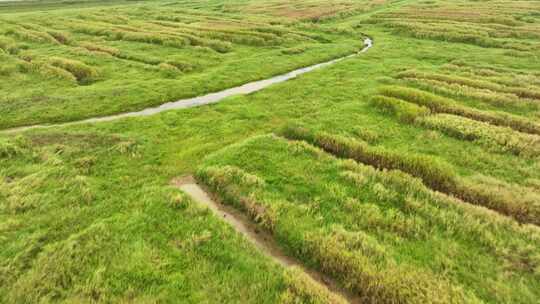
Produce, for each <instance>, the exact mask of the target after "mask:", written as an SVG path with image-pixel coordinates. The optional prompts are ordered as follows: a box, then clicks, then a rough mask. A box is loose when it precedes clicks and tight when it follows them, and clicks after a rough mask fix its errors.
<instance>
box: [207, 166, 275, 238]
mask: <svg viewBox="0 0 540 304" xmlns="http://www.w3.org/2000/svg"><path fill="white" fill-rule="evenodd" d="M196 177H197V179H198V180H199V181H201V182H202V183H203V184H205V185H207V186H209V187H210V188H211V189H213V190H214V191H215V192H217V193H218V194H219V195H220V196H221V197H222V198H223V199H224V202H225V203H230V204H232V205H233V206H234V207H236V208H238V209H241V210H243V211H245V212H246V213H247V214H248V215H249V216H250V217H251V218H252V219H253V220H254V221H255V222H257V223H258V224H260V225H261V226H263V227H264V228H265V229H267V230H268V231H270V232H273V231H274V229H275V226H276V222H277V210H276V209H275V208H272V207H271V206H269V205H266V204H265V203H264V202H260V201H258V200H257V198H256V197H254V196H252V195H249V193H245V192H241V191H240V188H239V187H238V186H235V185H240V186H244V187H245V186H247V187H250V188H252V189H258V188H261V187H264V185H265V182H264V180H262V179H261V178H259V177H258V176H256V175H252V174H249V173H247V172H245V171H244V170H242V169H240V168H238V167H234V166H224V167H216V166H211V167H203V168H200V169H199V170H198V171H197V175H196Z"/></svg>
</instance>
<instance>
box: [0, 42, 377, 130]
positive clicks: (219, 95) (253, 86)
mask: <svg viewBox="0 0 540 304" xmlns="http://www.w3.org/2000/svg"><path fill="white" fill-rule="evenodd" d="M372 46H373V40H371V39H370V38H366V39H365V40H364V48H363V49H362V50H361V51H359V52H358V53H355V54H351V55H347V56H344V57H339V58H336V59H333V60H330V61H326V62H322V63H318V64H315V65H311V66H308V67H304V68H300V69H297V70H294V71H291V72H289V73H286V74H282V75H278V76H274V77H271V78H268V79H263V80H259V81H254V82H249V83H246V84H244V85H241V86H238V87H234V88H230V89H226V90H223V91H219V92H216V93H210V94H207V95H203V96H198V97H193V98H187V99H180V100H177V101H173V102H168V103H164V104H162V105H159V106H157V107H151V108H146V109H144V110H141V111H135V112H127V113H122V114H115V115H110V116H102V117H95V118H89V119H84V120H78V121H72V122H66V123H58V124H49V125H32V126H24V127H17V128H11V129H5V130H1V131H0V132H2V133H13V132H20V131H25V130H28V129H34V128H47V127H55V126H67V125H74V124H84V123H96V122H104V121H111V120H117V119H121V118H127V117H140V116H150V115H154V114H157V113H161V112H165V111H169V110H178V109H187V108H193V107H198V106H201V105H206V104H211V103H217V102H220V101H221V100H223V99H225V98H227V97H230V96H233V95H247V94H250V93H253V92H257V91H260V90H262V89H264V88H267V87H269V86H271V85H273V84H276V83H280V82H285V81H287V80H290V79H293V78H296V77H297V76H299V75H302V74H305V73H308V72H311V71H313V70H315V69H319V68H322V67H325V66H329V65H332V64H335V63H338V62H340V61H342V60H345V59H347V58H351V57H354V56H356V55H358V54H361V53H364V52H366V51H367V50H368V49H370V48H371V47H372Z"/></svg>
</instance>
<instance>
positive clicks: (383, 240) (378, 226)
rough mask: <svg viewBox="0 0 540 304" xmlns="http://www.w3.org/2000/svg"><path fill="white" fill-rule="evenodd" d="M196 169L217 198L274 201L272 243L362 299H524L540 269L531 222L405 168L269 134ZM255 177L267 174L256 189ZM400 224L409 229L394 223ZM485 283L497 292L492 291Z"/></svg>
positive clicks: (539, 238)
mask: <svg viewBox="0 0 540 304" xmlns="http://www.w3.org/2000/svg"><path fill="white" fill-rule="evenodd" d="M261 155H266V156H267V157H266V158H264V159H261ZM203 166H206V167H203V168H201V169H200V170H203V171H207V169H208V168H216V169H218V170H217V171H216V170H215V169H212V170H210V171H207V172H206V173H205V174H208V175H210V176H211V179H212V178H213V179H214V182H213V183H211V184H207V183H206V182H205V180H203V183H205V184H206V185H208V186H209V188H210V189H212V190H214V191H215V193H216V194H217V195H218V197H220V198H222V199H223V200H224V201H228V200H230V201H233V202H234V201H238V200H239V199H240V198H241V197H256V198H257V201H258V202H259V203H260V204H261V205H263V206H274V207H275V208H276V210H278V211H279V212H277V213H276V219H277V220H276V221H275V229H274V237H275V239H276V241H277V242H278V243H279V244H280V245H282V246H283V247H285V248H286V249H287V252H288V253H290V254H292V255H294V256H295V257H297V258H298V259H300V260H301V261H303V262H304V263H306V264H308V265H310V266H313V267H316V268H317V269H318V270H319V271H321V272H323V273H324V274H327V275H329V276H331V277H333V278H335V279H336V280H337V281H338V282H340V283H341V284H342V286H344V287H345V288H347V289H348V290H350V291H352V292H354V293H355V294H356V295H357V296H358V297H359V298H360V300H361V301H360V302H362V303H482V301H485V302H499V301H503V300H510V299H511V301H514V300H519V299H526V300H525V301H524V302H527V301H530V300H531V299H533V298H535V297H537V293H538V292H537V291H536V289H535V287H536V286H535V285H534V283H532V282H535V275H536V274H535V271H537V270H535V269H536V268H537V267H538V266H540V257H538V256H537V255H536V253H535V249H536V248H538V246H539V245H540V230H538V229H537V227H535V226H533V225H519V224H518V223H517V222H516V221H514V220H512V219H510V218H507V217H504V216H501V215H499V214H497V213H495V212H493V211H491V210H487V209H485V208H479V207H477V206H472V205H469V204H463V203H462V202H461V201H459V200H456V199H454V198H452V197H449V196H447V195H444V194H441V193H438V192H435V191H432V190H430V189H428V188H427V187H426V186H425V185H424V184H423V183H422V182H421V180H419V179H417V178H414V177H412V176H411V175H409V174H407V173H404V172H400V171H397V170H391V171H388V170H377V169H376V168H374V167H372V166H370V165H364V164H361V163H358V162H355V161H354V160H351V159H347V160H340V159H337V158H336V157H334V156H332V155H331V154H328V153H325V152H324V151H321V150H320V149H317V148H316V147H313V146H311V145H309V144H307V143H305V142H298V141H289V140H286V139H284V138H280V137H277V136H273V135H268V136H259V137H256V138H254V139H250V140H247V141H245V142H244V143H240V144H235V145H233V146H230V147H227V148H225V149H223V150H222V151H220V152H217V153H216V154H214V155H212V156H210V157H209V158H207V160H206V162H205V164H204V165H203ZM226 167H230V168H234V169H228V170H231V173H229V174H228V175H227V176H229V178H227V176H225V175H224V174H223V172H224V171H223V168H226ZM219 168H221V169H219ZM248 168H249V169H248ZM244 170H249V172H250V173H249V175H251V176H257V178H253V177H251V178H250V179H249V180H253V182H245V181H242V180H243V179H244V178H243V177H242V175H239V176H237V174H236V173H235V172H240V171H244ZM220 171H221V172H220ZM244 172H246V171H244ZM252 172H253V173H252ZM235 176H237V177H235ZM218 177H219V178H218ZM223 177H225V178H223ZM217 179H219V180H220V182H219V184H216V183H215V181H216V180H217ZM207 180H208V179H207ZM259 180H265V181H266V182H265V183H264V186H262V187H261V186H259V185H260V182H258V181H259ZM270 181H271V182H270ZM224 189H227V194H228V195H231V196H230V197H226V196H224V195H223V193H224V192H223V190H224ZM357 210H358V212H357ZM381 216H383V217H385V219H384V223H382V222H381V221H380V218H381ZM391 218H394V219H395V220H394V222H395V223H391ZM401 218H403V219H404V220H401ZM396 223H399V224H397V225H396ZM402 223H410V226H408V227H407V228H406V229H403V227H396V226H398V225H400V224H402ZM389 224H393V225H389ZM403 231H408V233H403ZM470 256H474V257H475V260H474V261H473V262H471V264H469V263H468V262H466V261H470ZM473 264H474V266H475V267H472V266H473ZM476 266H478V267H476ZM464 271H465V272H466V273H467V274H468V275H467V277H463V275H462V274H463V272H464ZM503 274H510V275H509V276H504V275H503ZM477 278H478V279H477ZM493 286H496V288H503V289H505V290H506V291H504V292H503V293H502V294H493V293H491V292H490V291H489V288H490V287H493ZM522 287H523V288H522ZM506 288H507V289H506ZM306 301H307V299H306ZM518 302H519V301H518Z"/></svg>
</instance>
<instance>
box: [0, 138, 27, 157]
mask: <svg viewBox="0 0 540 304" xmlns="http://www.w3.org/2000/svg"><path fill="white" fill-rule="evenodd" d="M23 151H24V150H23V149H22V148H21V147H20V146H19V145H18V144H17V143H15V142H13V141H11V140H7V139H4V138H0V159H2V158H12V157H15V156H17V155H19V154H21V153H23Z"/></svg>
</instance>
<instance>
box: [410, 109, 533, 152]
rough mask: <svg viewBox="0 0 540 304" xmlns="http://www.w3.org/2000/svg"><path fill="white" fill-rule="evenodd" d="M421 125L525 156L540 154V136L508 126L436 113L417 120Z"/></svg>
mask: <svg viewBox="0 0 540 304" xmlns="http://www.w3.org/2000/svg"><path fill="white" fill-rule="evenodd" d="M417 122H418V123H420V124H421V125H423V126H425V127H428V128H431V129H435V130H439V131H441V132H443V133H446V134H448V135H450V136H453V137H456V138H459V139H463V140H470V141H475V142H478V143H480V144H482V145H484V146H486V147H488V148H495V149H498V150H501V151H503V152H510V153H512V154H515V155H519V156H524V157H537V156H540V136H538V135H534V134H526V133H521V132H518V131H514V130H512V129H510V128H507V127H498V126H493V125H490V124H488V123H485V122H479V121H476V120H472V119H468V118H464V117H460V116H455V115H451V114H436V115H430V116H425V117H422V118H420V119H418V120H417Z"/></svg>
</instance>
